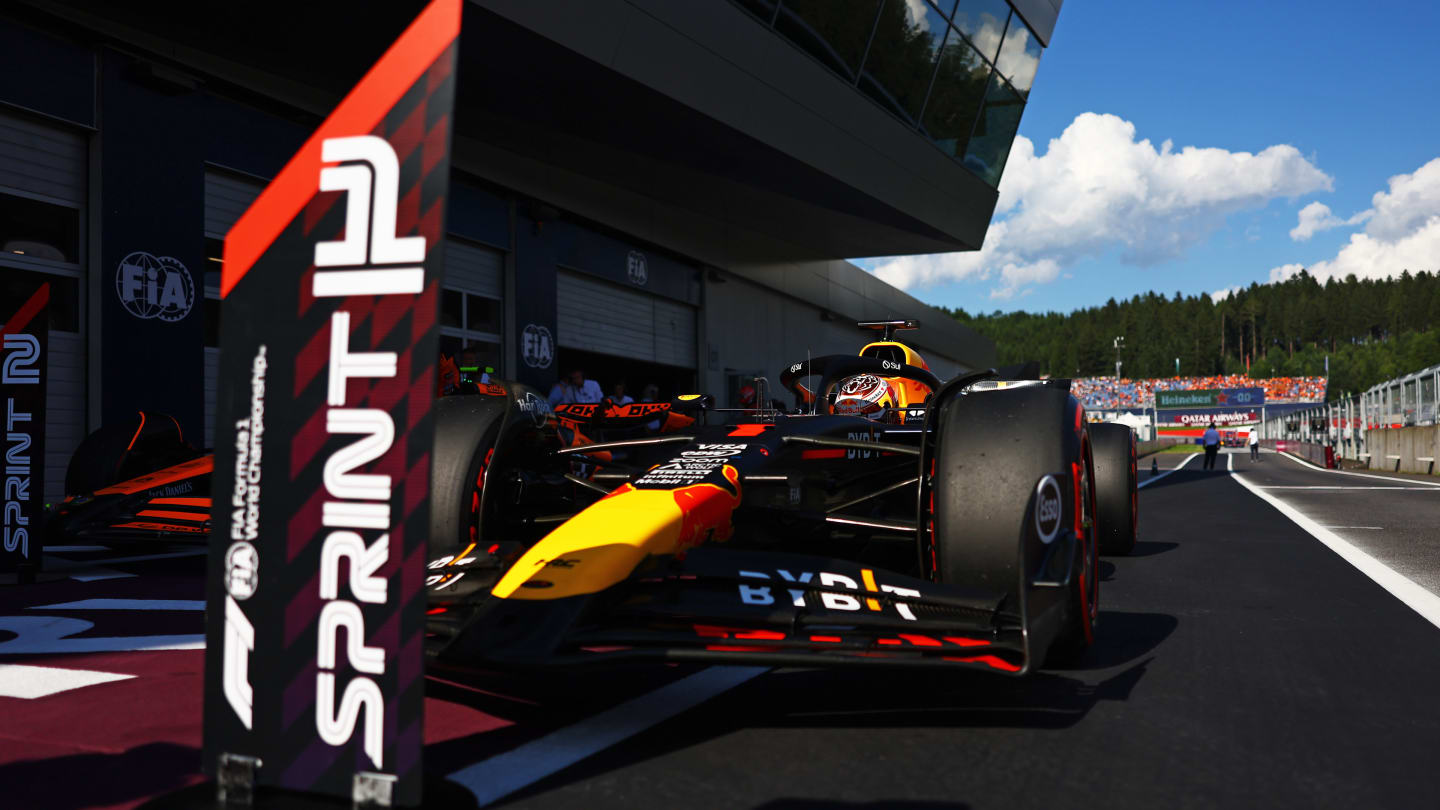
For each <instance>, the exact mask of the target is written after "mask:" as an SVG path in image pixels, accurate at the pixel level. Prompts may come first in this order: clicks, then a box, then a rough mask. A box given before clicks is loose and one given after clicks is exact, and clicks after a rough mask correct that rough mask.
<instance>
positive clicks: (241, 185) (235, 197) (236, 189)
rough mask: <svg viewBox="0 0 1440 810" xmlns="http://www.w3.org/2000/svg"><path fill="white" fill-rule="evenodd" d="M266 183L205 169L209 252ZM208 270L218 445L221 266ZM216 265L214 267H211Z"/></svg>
mask: <svg viewBox="0 0 1440 810" xmlns="http://www.w3.org/2000/svg"><path fill="white" fill-rule="evenodd" d="M264 188H265V184H264V183H263V182H261V181H259V180H256V179H252V178H249V177H241V176H239V175H235V174H230V173H228V172H224V171H221V170H218V169H207V170H206V171H205V239H206V254H207V256H213V257H214V258H219V249H220V244H219V243H221V242H223V241H224V240H225V234H226V233H227V232H229V230H230V228H231V226H233V225H234V224H235V222H236V220H238V219H240V215H241V214H244V213H245V211H246V209H248V208H249V207H250V203H252V202H254V201H255V198H256V197H258V196H260V192H261V191H262V190H264ZM206 264H207V265H208V266H207V267H206V272H205V317H206V318H207V319H209V320H212V321H213V323H207V324H206V329H205V375H204V386H205V446H206V447H213V446H214V445H215V402H216V396H215V394H216V391H217V389H218V387H219V379H220V342H219V336H220V329H219V316H220V280H219V275H220V274H219V270H220V265H219V264H218V263H216V262H211V261H207V262H206ZM211 268H213V269H211Z"/></svg>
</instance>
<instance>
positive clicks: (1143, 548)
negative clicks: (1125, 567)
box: [1125, 540, 1180, 557]
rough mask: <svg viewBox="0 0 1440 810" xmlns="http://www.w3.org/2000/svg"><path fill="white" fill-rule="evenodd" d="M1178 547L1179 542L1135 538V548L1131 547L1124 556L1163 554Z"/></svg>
mask: <svg viewBox="0 0 1440 810" xmlns="http://www.w3.org/2000/svg"><path fill="white" fill-rule="evenodd" d="M1179 547H1180V544H1179V543H1168V542H1165V541H1163V540H1137V541H1136V542H1135V548H1133V549H1131V551H1130V553H1129V554H1126V555H1125V556H1126V557H1154V556H1155V555H1156V554H1164V553H1165V552H1167V551H1173V550H1174V549H1177V548H1179Z"/></svg>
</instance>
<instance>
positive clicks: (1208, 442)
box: [1200, 422, 1220, 470]
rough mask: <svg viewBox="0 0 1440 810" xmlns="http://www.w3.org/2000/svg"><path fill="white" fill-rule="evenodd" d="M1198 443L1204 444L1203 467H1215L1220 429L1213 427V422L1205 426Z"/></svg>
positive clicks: (1218, 451)
mask: <svg viewBox="0 0 1440 810" xmlns="http://www.w3.org/2000/svg"><path fill="white" fill-rule="evenodd" d="M1200 443H1201V444H1203V445H1205V469H1207V470H1213V469H1215V456H1216V455H1218V454H1219V453H1220V431H1218V430H1216V429H1215V423H1214V422H1211V423H1210V427H1207V428H1205V435H1204V436H1202V437H1200Z"/></svg>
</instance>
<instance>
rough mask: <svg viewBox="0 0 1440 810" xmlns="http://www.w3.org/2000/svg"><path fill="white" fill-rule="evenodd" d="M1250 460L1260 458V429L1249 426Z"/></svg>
mask: <svg viewBox="0 0 1440 810" xmlns="http://www.w3.org/2000/svg"><path fill="white" fill-rule="evenodd" d="M1250 460H1251V461H1259V460H1260V429H1259V428H1250Z"/></svg>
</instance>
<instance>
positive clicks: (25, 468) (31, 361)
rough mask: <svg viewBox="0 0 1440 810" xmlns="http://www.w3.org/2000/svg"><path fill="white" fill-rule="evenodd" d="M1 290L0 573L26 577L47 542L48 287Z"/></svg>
mask: <svg viewBox="0 0 1440 810" xmlns="http://www.w3.org/2000/svg"><path fill="white" fill-rule="evenodd" d="M24 275H27V276H28V275H30V274H28V273H27V274H24ZM0 289H4V290H5V291H6V293H7V296H6V297H7V299H8V300H6V301H5V302H4V303H0V335H3V336H4V337H3V344H0V345H3V348H0V419H3V420H4V428H5V431H4V446H5V450H4V453H5V464H4V468H3V470H0V473H3V476H0V538H3V544H0V574H13V573H20V574H22V576H24V575H30V574H33V573H34V572H35V571H37V570H39V567H40V551H41V544H42V542H43V539H42V535H41V531H42V528H43V527H42V526H41V523H42V522H43V521H44V519H45V370H46V361H47V360H48V359H49V357H50V355H49V353H48V350H49V346H48V338H49V336H50V329H49V321H50V309H49V302H50V283H49V282H47V281H38V280H37V281H35V282H33V283H32V282H29V281H22V282H20V283H18V284H7V285H5V286H4V287H3V288H0Z"/></svg>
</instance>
